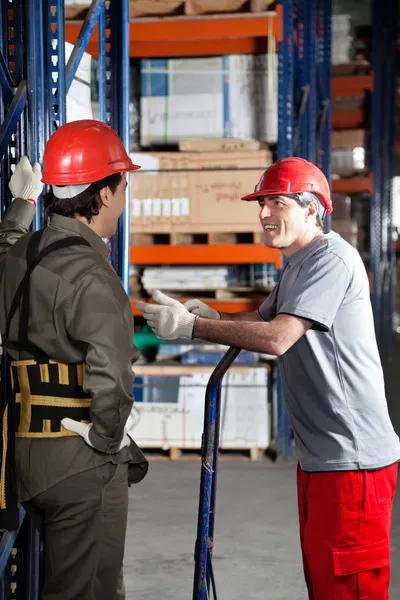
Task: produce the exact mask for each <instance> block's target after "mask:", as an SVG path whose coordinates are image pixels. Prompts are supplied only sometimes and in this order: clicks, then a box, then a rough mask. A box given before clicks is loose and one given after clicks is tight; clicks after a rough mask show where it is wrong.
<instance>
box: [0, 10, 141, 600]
mask: <svg viewBox="0 0 400 600" xmlns="http://www.w3.org/2000/svg"><path fill="white" fill-rule="evenodd" d="M96 26H97V31H98V33H97V43H98V52H97V54H98V56H99V63H100V69H99V81H98V84H99V90H100V95H101V105H100V114H101V118H102V120H104V121H105V122H106V123H107V124H109V125H110V126H111V127H113V129H115V130H116V131H117V133H118V134H119V135H120V137H121V139H122V141H123V143H124V145H125V147H126V149H127V150H128V152H129V92H130V85H129V76H130V68H129V67H130V56H129V0H111V1H110V2H105V0H93V2H92V5H91V8H90V10H89V12H88V14H87V16H86V19H85V21H84V23H83V24H82V26H80V27H79V34H78V36H77V41H76V44H75V48H74V50H73V52H72V54H71V56H70V58H69V60H68V64H67V65H66V64H65V22H64V0H8V1H7V2H2V3H1V8H0V93H1V94H0V170H1V191H0V195H1V199H0V201H1V204H0V208H1V215H2V216H3V215H4V212H5V210H6V209H7V208H8V206H9V204H10V202H11V200H12V199H11V197H10V193H9V190H8V181H9V178H10V175H11V172H12V169H13V166H14V165H15V164H16V163H17V162H18V160H19V159H20V157H21V156H23V155H25V154H26V155H27V156H28V158H29V160H30V161H31V162H36V161H38V162H42V158H43V150H44V146H45V143H46V140H47V139H48V138H49V137H50V135H51V134H52V133H53V132H54V131H55V130H56V129H57V128H58V127H59V126H61V125H63V124H64V123H65V122H66V120H67V116H68V115H67V114H66V94H67V92H68V90H69V87H70V86H71V83H72V81H73V79H74V75H75V74H76V70H77V68H78V65H79V62H80V59H81V58H82V55H83V53H84V51H85V50H86V47H87V44H88V42H89V40H90V39H91V37H92V34H93V31H94V29H95V27H96ZM44 223H45V216H44V212H43V209H42V206H41V202H40V199H39V200H38V203H37V213H36V218H35V221H34V223H33V229H39V228H40V227H42V226H43V225H44ZM110 250H111V260H112V263H113V266H114V268H115V270H116V271H117V273H118V274H119V276H120V277H121V279H122V283H123V285H124V287H125V290H126V291H127V292H128V293H129V258H130V257H129V253H130V248H129V196H128V194H127V201H126V210H125V212H124V215H123V217H122V218H121V220H120V222H119V225H118V231H117V233H116V235H115V236H114V237H113V239H112V242H111V244H110ZM7 376H8V368H7V364H6V361H3V390H2V392H3V394H2V398H3V402H4V399H5V398H6V387H5V382H6V379H7ZM3 406H4V404H3ZM20 522H21V525H20V529H19V530H18V531H16V532H10V533H8V532H5V533H3V535H2V537H1V539H0V600H2V599H8V598H10V599H11V598H15V597H19V598H26V599H28V600H37V599H38V597H39V557H40V540H39V535H38V533H37V532H36V530H35V528H34V526H33V524H32V522H31V521H30V519H29V518H27V517H26V515H25V512H24V511H23V510H21V513H20ZM13 549H17V552H16V553H15V552H13ZM15 586H16V587H15ZM14 587H15V590H14V591H12V590H13V589H14ZM15 594H17V596H15Z"/></svg>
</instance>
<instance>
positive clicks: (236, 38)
mask: <svg viewBox="0 0 400 600" xmlns="http://www.w3.org/2000/svg"><path fill="white" fill-rule="evenodd" d="M371 3H372V10H373V73H372V75H370V76H365V77H341V78H335V79H334V80H333V82H332V81H331V64H330V50H331V22H332V0H279V1H278V6H277V14H276V16H273V17H270V16H263V17H259V16H253V17H251V18H250V17H248V18H246V17H244V16H240V17H239V16H238V17H235V18H224V17H221V18H210V19H197V20H192V21H190V22H189V21H188V20H186V19H185V20H180V19H170V20H168V19H165V20H159V21H157V22H155V21H151V22H149V21H146V20H144V21H142V22H139V21H135V22H133V23H130V22H129V2H128V0H111V1H110V2H105V0H93V2H92V6H91V8H90V10H89V12H88V14H87V16H86V19H85V21H84V23H83V24H82V25H80V24H76V23H74V24H68V25H67V26H66V27H65V23H64V2H63V0H8V1H7V2H3V3H1V8H0V89H1V98H0V170H1V184H0V185H1V213H2V214H4V211H5V210H6V208H7V207H8V205H9V203H10V201H11V198H10V196H9V192H8V180H9V177H10V174H11V171H12V168H13V165H15V164H16V162H17V161H18V160H19V158H20V156H22V155H23V154H27V155H28V157H29V159H30V160H31V161H32V162H33V161H39V162H41V161H42V157H43V149H44V145H45V142H46V140H47V139H48V137H49V136H50V135H51V133H52V132H53V131H54V130H55V129H56V128H57V127H58V126H60V125H62V124H63V123H64V122H65V121H66V118H67V115H66V102H65V98H66V94H67V92H68V89H69V86H70V85H71V82H72V81H73V78H74V74H75V73H76V69H77V67H78V64H79V60H80V58H81V56H82V53H83V52H84V50H85V48H87V49H88V51H89V52H90V53H91V54H93V55H94V56H98V58H99V69H98V71H99V81H98V84H99V97H100V118H101V119H102V120H104V121H105V122H106V123H108V124H110V125H111V126H112V127H113V128H114V129H115V130H116V131H117V132H118V133H119V135H120V136H121V138H122V140H123V142H124V144H125V146H126V148H127V149H128V150H129V92H130V85H129V72H130V69H129V58H130V56H165V55H169V56H178V55H204V54H208V53H209V49H210V48H212V50H213V52H214V53H218V52H220V53H225V52H227V53H229V52H230V53H232V52H255V51H264V50H265V47H266V46H265V39H266V36H267V31H268V23H269V22H270V21H269V19H271V18H272V22H273V27H272V28H273V33H274V35H275V37H276V40H277V43H278V61H279V73H278V76H279V92H278V93H279V107H280V111H279V140H278V157H279V158H281V157H284V156H293V155H298V156H301V157H303V158H306V159H309V160H313V161H315V162H316V163H317V164H318V165H319V166H320V168H321V169H322V170H323V171H324V173H325V174H326V175H327V177H328V178H329V175H330V124H331V96H332V93H333V95H334V96H342V95H347V96H350V95H351V96H357V95H358V96H361V95H363V94H364V93H365V90H370V91H371V90H372V124H371V167H372V176H371V177H370V178H366V179H358V180H348V181H347V180H338V181H335V182H333V190H334V191H337V192H339V191H342V192H343V193H352V192H353V193H359V192H365V193H366V194H368V193H371V192H372V195H371V203H370V207H371V212H370V214H371V232H370V233H371V252H370V254H371V265H370V278H371V282H372V302H373V309H374V315H375V323H376V328H377V334H378V339H379V344H380V347H381V349H382V348H383V349H386V348H388V346H389V343H390V338H391V311H392V300H391V298H392V272H393V265H394V249H393V242H392V223H391V212H392V191H391V179H392V176H393V172H394V171H393V162H394V161H393V151H394V97H395V94H394V84H395V60H394V57H395V39H396V31H395V26H396V23H397V19H396V18H395V17H396V10H397V2H396V0H388V2H386V3H385V10H383V7H382V2H381V1H380V0H371ZM204 21H207V26H206V27H205V26H204ZM227 32H229V38H228V37H227ZM130 34H131V39H130ZM65 40H68V41H75V40H76V47H75V49H74V51H73V53H72V55H71V57H70V59H69V61H68V64H67V65H65V47H64V42H65ZM332 83H333V85H332ZM43 224H44V214H43V210H42V207H41V203H40V200H39V202H38V210H37V216H36V219H35V222H34V224H33V227H34V229H38V228H40V227H41V226H42V225H43ZM110 249H111V259H112V262H113V265H114V267H115V269H116V271H117V273H118V274H119V275H120V277H121V279H122V282H123V285H124V287H125V289H126V291H127V292H128V293H129V262H130V260H129V258H130V248H129V200H128V196H127V203H126V211H125V213H124V216H123V218H122V219H121V221H120V223H119V226H118V231H117V234H116V236H115V237H114V238H113V241H112V243H111V248H110ZM6 375H7V365H4V373H3V381H4V379H5V376H6ZM278 395H279V398H278V432H277V451H278V454H279V455H280V456H282V457H290V456H291V455H292V440H291V429H290V424H289V419H288V416H287V413H286V411H285V408H284V403H283V395H282V389H281V386H280V384H278ZM4 397H5V396H4V391H3V398H4ZM39 543H40V542H39V538H38V534H37V533H36V532H35V530H34V528H33V525H32V523H31V522H30V521H29V519H27V518H26V517H25V514H24V512H23V511H21V527H20V530H19V531H18V532H12V533H4V534H3V536H2V537H1V539H0V575H2V576H1V578H0V600H1V599H6V598H12V597H15V595H12V594H11V585H12V586H14V585H15V584H16V586H17V588H16V589H17V594H18V597H19V595H20V592H19V590H21V589H22V590H24V592H22V593H23V597H24V598H25V597H26V598H28V599H29V600H31V599H32V600H37V598H38V595H39V584H38V581H39V555H40V552H39ZM16 547H17V548H18V552H17V554H16V555H15V553H12V549H13V548H16ZM16 556H17V558H16ZM15 567H17V568H16V569H15Z"/></svg>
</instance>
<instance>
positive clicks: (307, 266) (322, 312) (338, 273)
mask: <svg viewBox="0 0 400 600" xmlns="http://www.w3.org/2000/svg"><path fill="white" fill-rule="evenodd" d="M350 281H351V273H350V271H349V268H348V267H347V265H346V264H345V263H344V261H343V260H342V258H340V256H338V255H337V254H335V253H334V252H331V251H321V252H318V253H316V254H315V255H314V256H312V257H310V259H309V260H307V261H306V262H305V263H304V264H303V266H302V267H301V269H300V272H299V274H298V276H297V278H296V281H295V282H294V283H293V285H292V287H291V288H290V290H289V291H288V293H287V296H286V297H285V298H284V299H283V302H282V304H280V305H279V310H278V314H288V315H294V316H295V317H300V318H303V319H307V320H309V321H313V323H314V327H313V328H314V329H317V330H320V331H329V330H330V328H331V327H332V323H333V320H334V318H335V316H336V313H337V311H338V309H339V307H340V305H341V304H342V303H343V301H344V299H345V296H346V292H347V289H348V287H349V284H350Z"/></svg>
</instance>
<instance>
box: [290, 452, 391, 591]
mask: <svg viewBox="0 0 400 600" xmlns="http://www.w3.org/2000/svg"><path fill="white" fill-rule="evenodd" d="M397 472H398V465H397V463H396V464H394V465H391V466H390V467H385V468H384V469H379V470H377V471H335V472H329V473H306V472H305V471H303V470H302V469H301V468H300V467H298V471H297V490H298V504H299V521H300V539H301V549H302V554H303V566H304V575H305V579H306V584H307V588H308V595H309V599H310V600H388V598H389V582H390V530H391V521H392V505H393V498H394V494H395V490H396V481H397Z"/></svg>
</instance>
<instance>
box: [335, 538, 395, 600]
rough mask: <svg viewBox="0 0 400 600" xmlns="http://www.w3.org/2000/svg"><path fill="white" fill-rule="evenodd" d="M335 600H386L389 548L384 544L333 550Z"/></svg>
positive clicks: (387, 544) (387, 595)
mask: <svg viewBox="0 0 400 600" xmlns="http://www.w3.org/2000/svg"><path fill="white" fill-rule="evenodd" d="M333 567H334V574H335V586H334V596H333V598H334V600H353V599H354V600H356V599H357V600H388V598H389V583H390V547H389V542H388V541H387V540H382V541H381V542H376V543H373V544H364V545H358V546H353V547H350V548H335V549H334V550H333Z"/></svg>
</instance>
